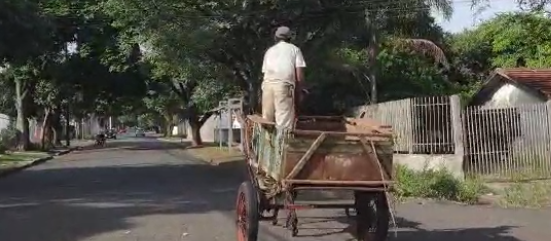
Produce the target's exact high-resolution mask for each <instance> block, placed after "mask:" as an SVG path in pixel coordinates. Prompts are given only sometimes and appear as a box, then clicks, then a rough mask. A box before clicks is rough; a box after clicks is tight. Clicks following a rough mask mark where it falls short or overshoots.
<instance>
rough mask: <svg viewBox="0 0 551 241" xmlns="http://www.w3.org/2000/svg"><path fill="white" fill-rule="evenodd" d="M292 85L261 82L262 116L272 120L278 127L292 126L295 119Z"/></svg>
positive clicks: (293, 89)
mask: <svg viewBox="0 0 551 241" xmlns="http://www.w3.org/2000/svg"><path fill="white" fill-rule="evenodd" d="M294 91H295V88H294V86H293V85H291V84H289V83H286V82H281V83H270V82H268V83H266V82H265V83H262V117H263V118H264V119H267V120H269V121H273V122H275V123H276V125H277V126H279V127H284V128H292V127H293V124H294V121H295V105H294Z"/></svg>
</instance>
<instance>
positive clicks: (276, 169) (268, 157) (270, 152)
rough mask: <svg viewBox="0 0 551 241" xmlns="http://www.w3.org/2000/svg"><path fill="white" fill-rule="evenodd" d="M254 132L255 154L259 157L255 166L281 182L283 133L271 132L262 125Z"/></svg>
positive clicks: (278, 131)
mask: <svg viewBox="0 0 551 241" xmlns="http://www.w3.org/2000/svg"><path fill="white" fill-rule="evenodd" d="M253 130H254V131H253V138H252V141H253V152H254V153H255V154H256V155H257V158H256V160H254V161H255V162H256V163H255V164H256V165H258V169H260V170H261V171H262V172H264V173H266V175H267V176H269V177H271V178H273V179H275V180H279V179H280V174H281V166H282V158H281V155H282V153H283V151H282V148H283V144H282V143H283V139H282V138H280V137H279V135H283V132H282V131H280V130H269V129H267V128H264V127H262V125H260V124H255V127H254V129H253Z"/></svg>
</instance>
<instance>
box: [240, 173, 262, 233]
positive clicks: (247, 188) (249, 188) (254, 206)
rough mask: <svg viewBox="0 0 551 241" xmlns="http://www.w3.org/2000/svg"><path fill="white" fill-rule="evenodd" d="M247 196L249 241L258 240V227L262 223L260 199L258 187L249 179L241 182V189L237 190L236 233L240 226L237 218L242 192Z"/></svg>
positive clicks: (246, 208)
mask: <svg viewBox="0 0 551 241" xmlns="http://www.w3.org/2000/svg"><path fill="white" fill-rule="evenodd" d="M242 193H243V194H244V196H245V210H246V211H247V230H246V231H247V232H246V234H245V235H246V236H247V239H246V240H247V241H257V240H258V228H259V223H260V213H259V209H258V208H259V200H258V195H257V191H256V188H255V187H254V186H253V184H252V183H251V182H249V181H245V182H243V183H241V185H240V186H239V191H238V192H237V199H236V217H235V220H236V233H237V229H238V228H239V226H238V225H237V220H238V218H239V217H238V216H237V215H239V214H238V213H237V205H238V204H239V198H240V196H241V194H242Z"/></svg>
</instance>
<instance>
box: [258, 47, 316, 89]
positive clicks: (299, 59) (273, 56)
mask: <svg viewBox="0 0 551 241" xmlns="http://www.w3.org/2000/svg"><path fill="white" fill-rule="evenodd" d="M305 67H306V62H305V61H304V57H303V56H302V52H301V51H300V49H299V48H298V47H297V46H295V45H293V44H291V43H287V42H284V41H281V42H279V43H277V44H275V45H274V46H272V47H270V48H269V49H268V50H267V51H266V53H265V54H264V62H263V64H262V73H264V82H265V83H277V82H287V83H290V84H293V85H294V84H295V81H296V72H295V68H305Z"/></svg>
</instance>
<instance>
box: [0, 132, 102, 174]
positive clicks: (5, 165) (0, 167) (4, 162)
mask: <svg viewBox="0 0 551 241" xmlns="http://www.w3.org/2000/svg"><path fill="white" fill-rule="evenodd" d="M92 144H94V142H93V141H90V140H72V141H71V146H70V147H56V148H54V149H52V150H50V151H47V152H41V151H27V152H17V151H16V152H9V153H6V154H2V155H0V177H5V176H7V175H11V174H14V173H17V172H19V171H22V170H24V169H27V168H29V167H32V166H36V165H38V164H41V163H44V162H46V161H49V160H51V159H53V158H54V157H55V156H60V155H65V154H68V153H70V152H72V151H74V150H78V149H81V148H82V147H86V146H89V145H92Z"/></svg>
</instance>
